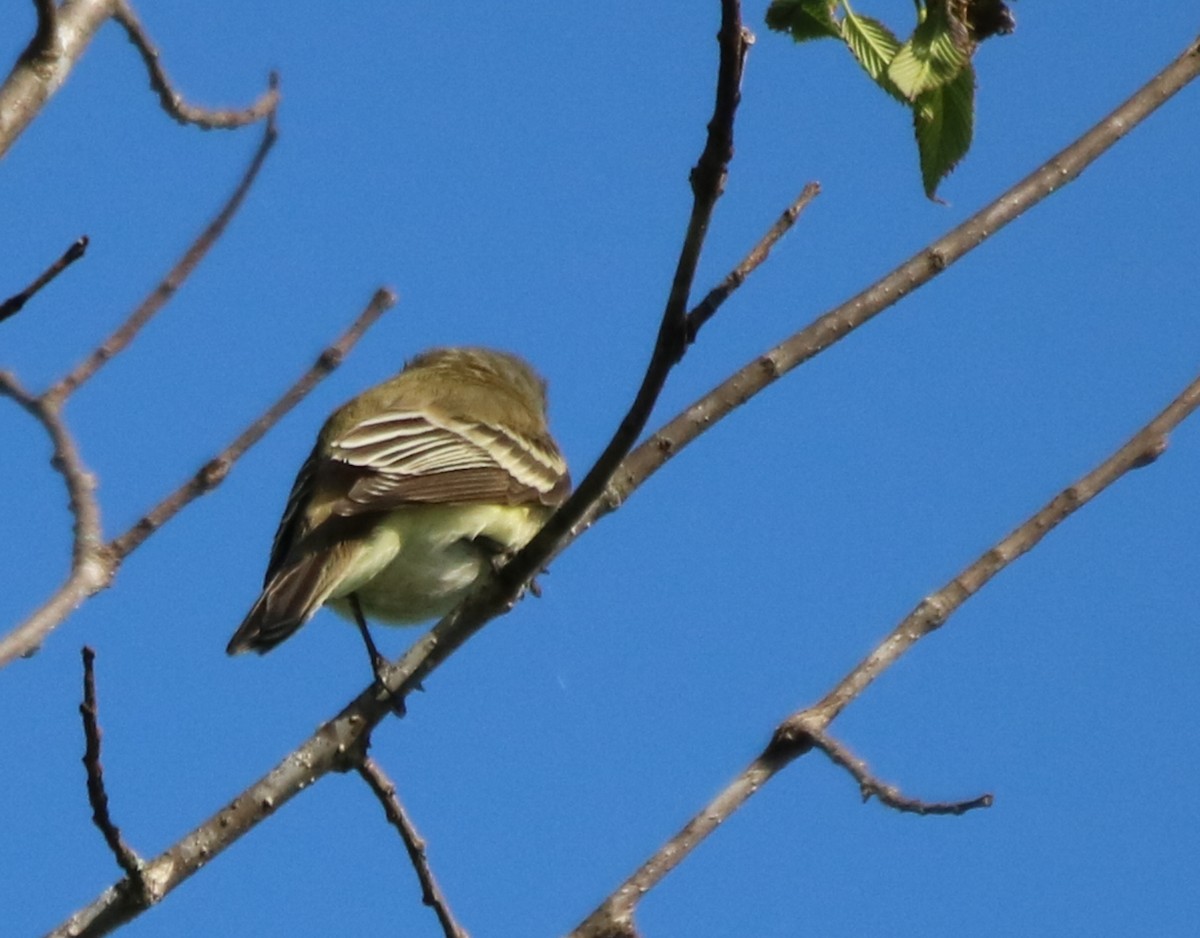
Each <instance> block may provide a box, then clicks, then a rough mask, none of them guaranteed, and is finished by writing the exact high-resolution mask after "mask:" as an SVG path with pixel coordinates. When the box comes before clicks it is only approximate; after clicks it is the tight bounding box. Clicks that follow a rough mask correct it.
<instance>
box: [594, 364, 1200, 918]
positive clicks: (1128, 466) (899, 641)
mask: <svg viewBox="0 0 1200 938" xmlns="http://www.w3.org/2000/svg"><path fill="white" fill-rule="evenodd" d="M1198 406H1200V377H1197V378H1196V379H1195V380H1194V381H1193V382H1192V383H1191V384H1190V385H1188V386H1187V388H1185V389H1184V391H1183V393H1182V394H1180V395H1179V397H1177V398H1175V400H1174V401H1172V402H1171V403H1170V404H1169V405H1168V406H1167V407H1166V409H1165V410H1163V411H1162V413H1160V414H1159V415H1158V416H1157V417H1155V418H1154V419H1153V420H1151V421H1150V422H1149V423H1148V424H1146V426H1144V427H1143V428H1142V429H1141V430H1139V431H1138V432H1137V433H1136V434H1135V435H1134V436H1133V437H1132V438H1131V439H1130V440H1129V441H1128V442H1127V443H1126V444H1125V445H1124V446H1122V447H1121V448H1120V449H1119V450H1117V451H1116V452H1115V453H1113V455H1112V456H1110V457H1109V458H1108V459H1106V460H1104V462H1102V463H1101V464H1100V465H1099V466H1097V467H1096V468H1095V469H1093V470H1092V471H1091V472H1089V473H1088V474H1087V475H1085V476H1084V477H1083V478H1081V479H1080V480H1079V481H1078V482H1076V483H1075V484H1074V485H1070V486H1068V487H1067V488H1065V489H1064V490H1063V491H1062V492H1060V493H1059V494H1058V495H1056V496H1055V497H1054V498H1053V499H1051V501H1050V502H1049V503H1047V504H1046V505H1045V506H1044V507H1043V508H1042V509H1041V510H1040V511H1038V512H1037V513H1035V514H1034V515H1032V516H1031V517H1030V518H1029V519H1028V520H1026V521H1025V522H1024V523H1023V524H1021V525H1020V526H1019V527H1018V528H1016V529H1015V530H1014V531H1013V532H1012V533H1011V534H1009V535H1008V536H1007V537H1005V538H1004V539H1002V540H1001V541H1000V542H998V543H997V544H996V545H995V546H994V547H992V548H991V549H990V550H988V551H986V552H985V553H984V554H983V555H981V556H980V557H979V558H978V559H977V560H976V561H975V562H974V563H972V564H971V565H970V566H968V567H967V568H966V569H965V570H963V571H962V573H960V574H959V575H958V576H956V577H955V578H954V579H953V580H951V581H950V582H949V583H947V584H946V585H945V586H944V587H942V589H940V590H938V591H937V592H936V593H934V594H932V595H930V596H927V597H926V598H925V599H923V600H922V601H921V602H920V603H919V604H918V605H917V607H916V608H915V609H914V610H913V611H912V612H911V613H909V615H908V616H907V617H905V619H904V620H903V621H902V622H901V623H900V624H899V625H897V626H896V628H895V629H893V630H892V632H891V633H890V634H889V635H888V636H887V637H886V638H885V639H884V640H883V641H882V642H880V643H879V644H878V645H877V646H876V647H875V650H874V651H872V652H871V654H869V655H868V656H867V657H866V658H865V659H864V660H863V661H862V662H861V663H860V664H859V665H858V666H857V667H856V668H854V669H853V670H852V671H851V672H850V673H849V674H847V675H846V676H845V677H844V678H843V679H842V680H841V681H840V682H838V684H837V686H836V687H834V689H833V690H831V691H830V692H829V693H828V694H826V695H825V697H824V698H823V699H822V700H821V701H820V702H819V703H817V704H815V705H814V706H812V707H808V708H806V709H805V710H801V711H799V712H798V713H795V714H793V715H792V716H790V717H788V718H787V719H786V720H785V721H784V722H783V723H782V724H780V726H779V728H778V729H777V730H776V731H775V735H774V736H773V737H772V739H771V742H770V743H769V744H768V745H767V747H766V748H765V749H764V750H763V752H762V753H761V754H760V755H759V756H758V757H757V758H756V759H755V760H754V761H753V762H751V763H750V765H749V766H747V767H746V769H745V770H744V771H743V772H742V773H741V774H740V775H738V777H737V778H735V779H734V780H733V781H732V782H731V783H730V784H729V785H728V786H727V787H726V788H725V789H724V790H723V791H722V792H721V793H720V794H718V795H717V797H716V798H715V799H713V800H712V801H711V802H710V803H709V804H707V805H705V807H704V808H703V809H701V810H700V811H699V812H697V813H696V814H695V815H694V816H693V817H692V819H691V820H690V821H689V822H688V823H687V824H686V825H685V826H684V827H683V829H682V830H680V831H679V833H677V834H676V835H675V836H674V837H672V838H671V839H670V840H669V841H667V842H666V843H665V844H664V845H663V846H662V847H661V848H660V849H659V850H658V851H657V852H656V853H655V854H654V855H653V856H652V857H651V858H650V859H649V860H647V861H646V863H645V864H643V865H642V867H641V868H640V869H638V870H637V872H635V873H634V874H633V875H632V876H631V877H630V878H629V879H627V880H626V881H625V882H624V883H623V884H622V885H621V886H620V887H619V888H618V889H617V890H616V891H615V892H614V893H612V895H610V896H609V897H608V899H606V900H605V901H604V903H603V904H602V905H601V906H600V907H599V908H598V909H596V911H595V912H593V913H592V914H591V915H590V916H589V917H588V918H587V920H586V921H584V922H583V924H581V925H580V926H579V928H577V929H576V930H575V931H573V932H572V933H571V935H572V936H573V938H595V936H597V935H599V934H603V933H604V932H603V931H602V929H604V928H607V927H609V926H611V925H612V923H614V922H615V923H618V924H619V923H622V922H628V921H631V920H632V916H633V911H634V908H635V907H636V905H637V903H638V901H639V900H640V899H641V897H642V896H643V895H644V894H645V893H646V892H647V891H648V890H650V889H651V888H652V887H653V886H655V885H656V884H657V883H658V882H660V881H661V880H662V879H663V878H664V877H665V876H666V875H667V873H669V872H670V871H671V870H673V869H674V868H675V867H676V866H678V865H679V864H680V863H681V862H683V860H684V858H685V857H687V856H688V854H690V853H691V852H692V851H693V850H694V849H695V848H696V847H697V846H698V845H699V844H700V843H701V842H702V841H703V840H704V839H705V838H706V837H707V836H708V835H709V834H711V833H712V832H713V831H714V830H716V829H717V827H718V826H719V825H721V824H722V823H724V822H725V821H726V820H728V819H729V818H730V817H731V816H732V815H733V813H734V812H735V811H736V810H737V809H738V808H740V807H741V806H742V805H743V804H744V803H745V802H746V801H748V800H749V799H750V796H751V795H753V794H755V793H756V792H757V791H759V790H760V789H761V788H762V786H763V785H765V784H766V783H767V782H769V781H770V780H771V778H772V777H774V776H775V775H776V774H777V773H778V772H780V771H781V770H782V769H784V768H785V767H786V766H788V765H789V764H791V762H792V761H793V760H794V759H796V758H798V757H799V756H802V755H805V754H806V753H808V752H811V751H812V749H813V747H814V745H820V741H821V739H822V737H823V734H824V731H825V728H826V727H828V726H829V724H830V723H832V722H833V721H834V719H836V718H837V716H838V714H840V713H841V712H842V710H843V709H845V707H846V706H847V705H848V704H849V703H850V701H852V700H854V699H855V698H856V697H858V695H859V694H861V693H862V692H863V691H864V690H865V689H866V688H867V686H868V685H869V684H870V683H871V682H872V681H873V680H875V678H877V677H878V676H879V675H880V674H882V673H883V672H884V671H885V670H887V669H888V668H889V667H891V666H892V665H893V664H895V663H896V661H898V660H899V659H900V657H901V656H902V655H903V654H904V653H905V652H906V651H908V650H909V649H910V648H912V646H913V645H915V644H916V643H917V642H918V641H920V639H922V638H923V637H924V636H926V635H928V634H930V633H931V632H933V631H934V630H936V629H938V628H940V627H941V626H942V625H944V624H945V622H946V619H947V618H949V616H950V615H951V614H952V613H953V612H955V611H956V610H957V609H958V608H959V606H961V605H962V604H963V603H964V602H966V600H967V599H969V598H970V597H971V596H973V595H974V594H975V593H977V592H978V591H979V590H980V589H982V588H983V586H984V585H985V584H986V583H987V582H988V581H989V580H991V579H992V577H994V576H995V575H996V574H997V573H999V572H1000V571H1001V570H1002V569H1004V568H1005V567H1007V566H1008V565H1009V564H1010V563H1012V562H1013V561H1014V560H1016V559H1017V558H1018V557H1020V556H1021V555H1022V554H1024V553H1026V552H1027V551H1029V550H1031V549H1032V548H1033V547H1034V546H1035V545H1036V544H1037V543H1038V542H1039V541H1041V539H1042V538H1044V537H1045V536H1046V535H1047V534H1048V533H1049V532H1050V530H1051V529H1053V528H1054V527H1056V526H1057V525H1059V524H1060V523H1061V522H1063V521H1064V520H1066V518H1067V517H1069V516H1070V515H1071V514H1073V513H1074V512H1075V511H1077V510H1079V509H1080V508H1082V507H1083V506H1084V505H1086V504H1087V503H1088V502H1089V501H1091V500H1092V499H1093V498H1095V497H1096V495H1098V494H1099V493H1100V492H1102V491H1103V490H1104V489H1106V488H1108V487H1109V486H1110V485H1112V484H1113V483H1114V482H1116V481H1117V480H1118V479H1120V478H1121V477H1122V476H1123V475H1125V474H1126V473H1127V472H1130V471H1131V470H1133V469H1139V468H1141V467H1143V466H1146V465H1148V464H1149V463H1151V462H1153V461H1154V460H1155V459H1157V458H1158V456H1159V455H1161V453H1162V452H1163V451H1164V450H1165V449H1166V440H1167V434H1168V433H1169V432H1170V431H1171V430H1172V429H1174V428H1175V427H1176V426H1178V425H1179V423H1180V422H1181V421H1183V420H1184V419H1185V418H1186V417H1187V416H1188V415H1189V414H1190V413H1192V411H1194V410H1195V409H1196V408H1197V407H1198ZM821 748H823V749H824V748H825V747H824V746H822V747H821ZM825 751H826V752H827V753H828V754H829V755H830V757H831V758H834V761H835V762H838V763H839V764H840V765H844V766H845V767H846V768H851V766H850V764H848V763H843V762H841V761H840V760H839V759H837V758H836V757H835V756H834V753H833V751H831V749H826V750H825ZM851 771H853V769H851ZM856 777H857V775H856ZM871 793H872V794H878V793H879V792H877V791H872V792H871ZM984 799H989V800H990V796H986V795H985V796H983V798H980V799H976V802H978V803H972V802H964V803H963V805H965V806H966V807H984V806H985V802H984ZM897 806H898V805H897ZM966 807H963V810H965V809H966ZM926 813H933V812H926ZM949 813H959V812H954V811H951V812H949Z"/></svg>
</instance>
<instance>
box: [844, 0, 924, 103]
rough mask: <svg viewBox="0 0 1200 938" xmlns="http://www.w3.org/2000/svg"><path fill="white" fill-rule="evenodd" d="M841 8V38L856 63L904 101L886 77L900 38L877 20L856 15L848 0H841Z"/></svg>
mask: <svg viewBox="0 0 1200 938" xmlns="http://www.w3.org/2000/svg"><path fill="white" fill-rule="evenodd" d="M842 8H843V10H845V14H846V15H845V16H844V17H843V18H842V24H841V26H842V39H843V40H845V42H846V46H847V47H848V48H849V49H850V52H851V53H852V54H853V55H854V58H855V59H856V60H857V61H858V64H859V65H861V66H862V67H863V71H865V72H866V73H867V74H868V75H870V76H871V79H872V80H873V81H874V82H875V84H877V85H879V87H880V88H882V89H883V90H884V91H886V92H887V93H888V94H890V95H891V96H892V97H893V98H896V99H897V100H899V101H903V102H904V103H905V104H908V99H907V98H906V97H905V96H904V93H903V92H902V91H901V90H900V89H899V88H898V87H896V83H895V82H893V81H892V80H891V79H890V78H889V77H888V65H889V64H890V63H891V61H892V59H893V58H895V56H896V53H897V52H898V51H900V40H899V39H897V38H896V37H895V35H893V33H892V31H891V30H890V29H888V28H887V27H886V26H884V25H883V23H881V22H879V20H877V19H873V18H872V17H869V16H859V15H858V14H857V13H855V12H854V11H853V10H851V9H850V5H849V4H843V5H842Z"/></svg>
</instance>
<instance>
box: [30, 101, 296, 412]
mask: <svg viewBox="0 0 1200 938" xmlns="http://www.w3.org/2000/svg"><path fill="white" fill-rule="evenodd" d="M278 136H279V135H278V132H277V131H276V129H275V115H274V113H272V114H271V116H270V118H269V119H268V120H267V125H266V128H265V129H264V130H263V138H262V142H261V143H260V144H259V145H258V149H257V150H255V152H254V156H253V157H252V158H251V160H250V164H249V165H248V166H247V167H246V171H245V172H244V173H243V174H242V178H241V181H240V182H239V183H238V184H237V186H236V188H235V189H234V190H233V193H232V194H231V195H230V196H229V198H228V199H227V200H226V201H225V204H224V205H223V206H222V207H221V210H220V211H219V212H217V214H216V216H215V217H214V218H213V220H212V221H210V222H209V223H208V225H207V226H205V228H204V230H203V231H201V232H200V234H199V236H198V237H197V238H196V240H194V241H193V242H192V243H191V244H190V245H189V246H188V249H187V250H186V251H184V253H183V256H182V257H181V258H180V259H179V260H178V261H177V262H176V263H175V266H174V267H172V268H171V270H170V271H169V272H168V273H167V275H166V276H165V277H164V278H163V279H162V280H161V281H160V282H159V284H158V285H157V286H156V287H155V288H154V289H153V290H152V291H151V292H150V294H149V295H148V296H147V297H146V298H145V299H144V300H142V302H141V303H140V304H139V305H138V307H137V309H135V310H134V311H133V312H132V313H130V315H129V318H128V319H126V320H125V321H124V322H123V323H121V325H120V326H118V327H117V328H116V330H115V331H114V332H113V333H112V335H110V336H109V337H108V338H107V339H105V340H104V341H103V342H102V343H101V344H100V345H99V346H97V348H96V349H95V350H94V351H93V352H92V353H91V354H90V355H89V356H88V357H87V358H85V359H84V360H83V361H81V362H80V363H79V364H78V365H76V366H75V367H74V368H73V369H72V370H71V372H70V373H69V374H67V375H65V376H64V377H63V378H62V380H60V381H59V382H58V383H56V384H55V385H54V386H53V387H51V388H50V389H49V390H48V391H47V392H46V397H47V399H48V400H52V401H62V400H65V399H66V398H67V397H69V396H70V395H71V394H72V392H74V391H75V390H76V389H77V388H78V387H79V386H80V385H81V384H83V383H84V382H85V381H87V380H88V379H89V378H91V377H92V376H93V375H95V374H96V372H97V371H99V370H100V368H101V367H102V366H103V365H104V363H105V362H107V361H109V360H110V359H111V358H113V357H115V356H117V355H119V354H120V353H121V352H123V351H124V350H125V349H126V348H127V347H128V345H129V343H130V342H132V341H133V340H134V339H135V338H136V337H137V334H138V333H139V332H141V331H142V328H143V327H144V326H145V325H146V323H148V322H149V321H150V320H151V319H153V318H154V316H155V315H156V314H157V313H158V312H159V310H161V309H162V308H163V307H164V306H165V305H166V304H167V303H168V301H170V299H171V298H172V297H173V296H174V295H175V293H176V291H178V290H179V288H180V287H181V286H182V285H183V282H184V281H185V280H187V278H188V277H190V276H191V275H192V272H193V271H195V269H196V268H197V267H198V266H199V265H200V262H201V261H202V260H204V258H205V256H206V255H207V254H208V252H209V250H210V249H211V248H212V246H213V245H214V244H216V242H217V240H218V239H219V238H220V237H221V235H223V234H224V233H225V229H226V228H227V227H228V226H229V222H230V221H231V220H232V219H233V216H234V215H236V214H237V210H238V209H239V208H241V206H242V203H243V202H244V201H245V199H246V194H247V193H248V192H249V191H250V187H251V186H253V185H254V180H255V179H257V178H258V173H259V170H261V169H262V166H263V163H264V162H265V161H266V159H267V155H268V154H269V153H270V152H271V148H272V147H273V146H274V145H275V141H276V139H278Z"/></svg>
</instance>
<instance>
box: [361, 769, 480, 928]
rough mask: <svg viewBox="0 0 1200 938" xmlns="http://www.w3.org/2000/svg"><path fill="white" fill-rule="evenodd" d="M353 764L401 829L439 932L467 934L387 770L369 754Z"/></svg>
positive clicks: (425, 900) (424, 901)
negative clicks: (430, 866)
mask: <svg viewBox="0 0 1200 938" xmlns="http://www.w3.org/2000/svg"><path fill="white" fill-rule="evenodd" d="M354 768H355V771H357V772H358V774H359V775H360V776H362V780H363V781H364V782H366V783H367V785H368V786H369V787H370V789H371V791H372V792H374V793H375V797H376V798H378V799H379V803H380V805H382V806H383V811H384V813H385V814H386V815H387V819H388V820H389V821H390V822H391V823H392V825H393V826H394V827H395V828H396V830H398V831H399V832H400V839H401V840H402V841H404V849H405V850H406V851H408V859H409V861H410V862H411V863H412V865H413V869H414V870H416V872H417V879H418V880H420V882H421V902H422V903H424V904H425V905H426V906H428V907H429V908H431V909H433V911H434V914H435V915H437V918H438V922H439V923H441V926H442V933H443V934H445V935H446V938H470V936H469V935H468V934H467V932H466V930H465V929H464V928H463V927H462V926H461V925H459V924H458V922H457V921H456V920H455V918H454V914H453V913H452V912H451V911H450V904H449V903H448V902H447V901H446V896H445V895H444V894H443V893H442V890H441V888H440V887H439V886H438V884H437V880H436V879H434V876H433V870H431V869H430V868H429V859H428V857H426V856H425V841H424V840H422V839H421V835H420V834H418V833H417V829H416V827H414V826H413V823H412V821H411V820H410V819H409V817H408V813H407V812H406V811H405V810H404V805H402V804H401V803H400V798H399V796H398V795H397V794H396V784H395V783H394V782H393V781H392V780H391V779H390V778H388V776H387V773H386V772H384V771H383V769H381V768H380V767H379V764H378V763H377V762H376V761H375V760H374V759H372V758H371V757H370V756H363V758H362V761H360V762H359V763H358V764H357V765H355V767H354Z"/></svg>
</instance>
